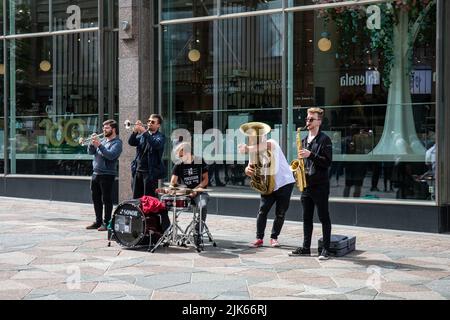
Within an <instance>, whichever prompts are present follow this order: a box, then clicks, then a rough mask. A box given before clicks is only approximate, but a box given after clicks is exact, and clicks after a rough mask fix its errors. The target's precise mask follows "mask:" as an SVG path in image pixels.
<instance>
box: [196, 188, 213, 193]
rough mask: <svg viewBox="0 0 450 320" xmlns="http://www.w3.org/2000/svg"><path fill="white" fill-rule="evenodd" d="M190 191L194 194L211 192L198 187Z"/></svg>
mask: <svg viewBox="0 0 450 320" xmlns="http://www.w3.org/2000/svg"><path fill="white" fill-rule="evenodd" d="M192 191H194V192H208V191H213V190H212V189H209V188H208V189H206V188H200V187H198V188H195V189H192Z"/></svg>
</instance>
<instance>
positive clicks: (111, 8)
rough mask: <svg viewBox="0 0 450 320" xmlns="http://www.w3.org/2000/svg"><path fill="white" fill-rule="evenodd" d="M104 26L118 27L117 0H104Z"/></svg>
mask: <svg viewBox="0 0 450 320" xmlns="http://www.w3.org/2000/svg"><path fill="white" fill-rule="evenodd" d="M103 8H104V16H105V19H104V24H103V26H104V27H107V28H118V27H119V0H104V1H103Z"/></svg>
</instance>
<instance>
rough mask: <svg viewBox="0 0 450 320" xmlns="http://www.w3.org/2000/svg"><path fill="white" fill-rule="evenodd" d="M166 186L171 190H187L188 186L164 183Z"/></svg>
mask: <svg viewBox="0 0 450 320" xmlns="http://www.w3.org/2000/svg"><path fill="white" fill-rule="evenodd" d="M164 185H165V186H168V187H169V188H186V185H184V184H171V183H170V182H164Z"/></svg>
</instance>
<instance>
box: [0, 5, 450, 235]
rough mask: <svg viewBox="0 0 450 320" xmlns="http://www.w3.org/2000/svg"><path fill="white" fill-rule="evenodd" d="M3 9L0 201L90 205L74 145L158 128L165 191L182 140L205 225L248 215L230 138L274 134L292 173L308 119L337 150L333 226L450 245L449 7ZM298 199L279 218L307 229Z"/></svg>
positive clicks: (126, 162)
mask: <svg viewBox="0 0 450 320" xmlns="http://www.w3.org/2000/svg"><path fill="white" fill-rule="evenodd" d="M0 6H1V8H2V10H1V12H2V14H1V17H0V18H1V19H2V22H1V27H2V30H1V36H0V38H1V41H2V46H1V48H2V51H3V52H2V53H3V54H2V55H1V56H0V59H1V61H0V63H1V64H0V76H2V77H3V81H2V88H1V93H2V95H3V100H2V101H3V108H2V110H1V113H0V117H1V123H0V172H1V173H2V174H3V175H2V177H1V179H2V184H1V185H0V195H5V196H24V197H32V198H43V199H54V200H62V201H81V202H89V201H90V195H89V179H90V174H91V170H92V169H91V158H90V157H89V156H88V155H87V154H86V150H85V148H83V147H81V146H80V145H79V144H78V143H77V141H78V138H79V137H84V136H87V135H90V133H92V132H95V131H98V130H99V129H100V127H101V123H102V121H103V120H105V119H108V118H115V119H116V120H118V121H119V122H120V123H123V122H124V121H125V120H126V119H129V120H131V121H132V122H134V121H135V120H137V119H140V120H145V119H146V118H147V117H148V116H149V115H150V114H151V113H160V114H162V116H163V117H164V123H163V126H162V131H163V132H164V134H165V135H166V136H167V137H168V139H167V141H168V142H167V144H166V150H165V156H164V161H165V162H166V164H167V179H166V180H165V181H168V179H169V177H170V173H171V171H170V170H171V168H172V154H171V150H172V147H173V144H174V143H175V142H176V141H178V140H179V138H180V136H182V137H183V139H186V140H190V141H192V142H193V146H194V153H196V154H197V155H198V154H201V155H202V156H203V157H204V158H205V160H206V161H207V163H208V164H209V173H210V174H209V175H210V187H211V188H212V192H211V195H212V201H210V207H211V208H210V211H209V212H212V213H217V214H229V215H244V216H255V215H256V212H257V206H258V202H259V200H258V199H259V195H258V194H256V193H255V192H254V191H252V190H251V189H250V187H249V180H248V178H246V177H245V176H244V173H243V171H244V170H243V169H244V167H245V165H246V161H248V159H247V158H246V157H245V156H243V155H240V154H239V153H238V152H237V145H238V144H239V143H243V142H245V137H244V136H242V134H240V133H239V130H238V129H239V126H240V125H241V124H242V123H245V122H249V121H261V122H265V123H267V124H269V125H270V126H271V127H272V132H271V137H272V138H273V139H276V140H277V141H279V143H280V146H281V147H282V149H283V151H284V152H285V154H286V156H287V158H288V160H289V161H291V160H293V159H294V158H295V155H296V148H297V147H296V130H297V128H299V127H304V125H305V118H306V110H307V108H309V107H312V106H318V107H321V108H323V109H324V110H325V118H324V121H323V130H324V131H325V132H326V133H327V134H328V135H329V136H330V137H331V138H332V141H333V165H332V167H331V170H330V183H331V186H330V187H331V188H330V190H331V191H330V192H331V194H330V197H331V216H332V220H333V223H336V224H348V225H358V226H371V227H383V228H393V229H404V230H418V231H428V232H445V231H448V230H449V210H448V208H449V202H450V192H449V189H450V188H449V187H450V186H449V181H450V171H449V163H448V159H449V157H448V153H449V150H450V148H449V143H450V142H449V141H447V140H448V139H446V137H448V136H449V127H450V126H449V125H450V115H449V111H448V110H449V108H450V102H449V100H450V95H448V94H447V92H446V90H445V84H446V83H448V80H449V77H450V67H449V64H448V62H447V61H446V60H448V58H449V57H450V47H449V42H450V41H449V40H447V39H446V38H445V37H444V36H443V35H444V34H446V32H448V31H450V22H449V21H448V20H449V19H446V17H450V4H448V3H446V1H442V0H420V1H409V0H407V1H403V2H402V3H397V2H391V1H373V0H360V1H328V0H274V1H266V0H265V1H254V0H232V1H231V0H203V1H198V0H194V1H191V2H188V3H187V2H185V1H178V0H171V1H145V0H129V1H121V0H119V1H101V0H100V1H81V0H80V1H70V0H54V1H51V0H49V1H2V3H0ZM303 134H306V132H302V135H303ZM128 135H129V132H127V131H126V130H124V129H122V128H121V130H120V136H121V138H122V139H123V140H124V142H126V141H127V139H128ZM125 144H126V143H125ZM134 152H135V150H134V149H133V148H131V147H129V146H126V147H125V148H124V152H123V154H122V156H121V158H120V164H119V177H118V180H117V188H116V190H117V201H118V202H119V201H123V200H127V199H129V198H130V197H131V189H130V184H131V181H130V179H131V178H130V163H131V160H132V159H133V157H134ZM299 198H300V197H299V192H298V191H295V192H294V195H293V197H292V200H291V201H292V202H291V206H290V210H289V212H288V216H287V218H288V219H291V220H301V208H300V207H301V206H300V201H299Z"/></svg>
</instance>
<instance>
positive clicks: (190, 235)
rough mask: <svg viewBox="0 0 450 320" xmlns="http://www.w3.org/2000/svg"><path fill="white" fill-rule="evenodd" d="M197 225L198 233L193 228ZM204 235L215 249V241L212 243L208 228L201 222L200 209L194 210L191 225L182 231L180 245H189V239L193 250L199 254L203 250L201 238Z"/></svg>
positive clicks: (212, 239)
mask: <svg viewBox="0 0 450 320" xmlns="http://www.w3.org/2000/svg"><path fill="white" fill-rule="evenodd" d="M197 224H198V225H199V228H198V229H199V232H198V231H197V230H195V226H196V225H197ZM204 235H207V236H208V239H209V242H212V243H213V247H217V244H216V241H214V238H213V236H212V234H211V232H210V231H209V228H208V226H207V225H206V223H205V222H203V219H202V208H201V207H200V209H197V208H194V210H193V218H192V221H191V223H189V225H188V226H187V227H186V230H185V231H184V236H183V238H182V239H181V241H182V243H190V242H191V239H192V240H193V242H194V245H195V248H196V250H197V252H201V251H203V250H204V249H205V247H204V242H203V237H204Z"/></svg>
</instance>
